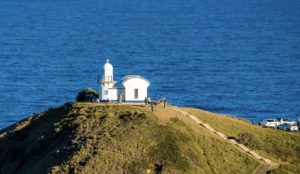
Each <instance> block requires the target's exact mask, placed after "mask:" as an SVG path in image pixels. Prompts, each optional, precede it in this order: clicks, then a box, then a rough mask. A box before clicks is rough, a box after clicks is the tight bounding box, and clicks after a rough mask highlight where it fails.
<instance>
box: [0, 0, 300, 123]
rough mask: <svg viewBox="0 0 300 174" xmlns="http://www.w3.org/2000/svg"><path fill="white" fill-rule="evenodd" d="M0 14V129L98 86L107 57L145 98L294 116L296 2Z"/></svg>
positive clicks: (1, 10)
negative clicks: (143, 82)
mask: <svg viewBox="0 0 300 174" xmlns="http://www.w3.org/2000/svg"><path fill="white" fill-rule="evenodd" d="M0 16H1V17H0V63H1V69H0V96H1V100H0V129H3V128H5V127H7V126H9V125H11V124H14V123H16V122H17V121H20V120H22V119H24V118H26V117H28V116H30V115H32V114H33V113H39V112H41V111H43V110H46V109H48V108H51V107H56V106H58V105H62V104H64V103H67V102H75V99H76V95H77V93H78V92H79V91H82V90H84V89H85V88H93V89H95V90H99V89H100V88H99V85H98V83H97V80H98V75H99V74H100V75H101V71H102V67H103V65H104V64H105V63H106V59H109V60H110V63H111V64H112V65H113V66H114V79H115V80H117V81H119V80H121V78H122V77H124V76H126V75H131V74H136V75H140V76H143V77H145V78H146V79H148V80H149V81H150V82H151V85H150V86H149V88H148V95H149V96H150V97H151V99H159V98H160V96H161V95H162V96H164V97H166V98H167V100H168V102H169V103H171V104H172V105H176V106H185V107H193V108H200V109H203V110H207V111H211V112H215V113H220V114H228V115H232V116H236V117H242V118H245V119H248V120H250V121H252V122H253V121H259V120H261V119H263V118H278V117H288V118H291V119H293V120H295V119H296V118H297V117H298V116H300V101H299V100H300V1H297V0H296V1H295V0H249V1H237V0H231V1H224V0H199V1H197V0H186V1H182V0H159V1H158V0H152V1H146V0H110V1H104V0H72V1H71V0H51V1H46V0H1V1H0Z"/></svg>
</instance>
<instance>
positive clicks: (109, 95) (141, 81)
mask: <svg viewBox="0 0 300 174" xmlns="http://www.w3.org/2000/svg"><path fill="white" fill-rule="evenodd" d="M98 83H99V85H100V91H101V92H100V94H99V95H101V96H99V98H100V101H101V102H116V101H118V96H119V95H120V94H123V95H122V96H124V100H125V102H144V100H145V98H147V97H148V87H149V85H150V82H149V81H148V80H147V79H145V78H144V77H141V76H139V75H128V76H125V77H123V78H122V79H121V80H120V83H121V84H122V87H116V83H117V81H114V68H113V66H112V65H111V64H110V63H109V60H108V59H107V60H106V63H105V64H104V66H103V68H102V78H101V81H100V79H99V78H98Z"/></svg>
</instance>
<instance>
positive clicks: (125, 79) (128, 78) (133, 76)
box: [120, 75, 150, 85]
mask: <svg viewBox="0 0 300 174" xmlns="http://www.w3.org/2000/svg"><path fill="white" fill-rule="evenodd" d="M133 78H140V79H142V80H145V81H146V82H148V83H149V85H150V82H149V80H147V79H145V78H144V77H141V76H139V75H128V76H125V77H123V78H122V79H121V80H120V83H122V84H124V83H125V82H126V81H128V80H130V79H133Z"/></svg>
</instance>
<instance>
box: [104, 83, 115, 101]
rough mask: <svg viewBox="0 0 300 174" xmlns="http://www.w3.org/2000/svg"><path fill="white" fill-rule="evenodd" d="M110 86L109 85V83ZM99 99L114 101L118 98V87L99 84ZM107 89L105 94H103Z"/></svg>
mask: <svg viewBox="0 0 300 174" xmlns="http://www.w3.org/2000/svg"><path fill="white" fill-rule="evenodd" d="M109 86H110V85H109ZM101 87H102V89H101V99H100V100H101V101H116V100H117V99H118V89H117V88H109V87H108V86H107V85H103V84H102V85H101ZM105 91H107V94H105Z"/></svg>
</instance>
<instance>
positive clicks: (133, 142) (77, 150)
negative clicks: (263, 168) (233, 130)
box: [0, 103, 260, 174]
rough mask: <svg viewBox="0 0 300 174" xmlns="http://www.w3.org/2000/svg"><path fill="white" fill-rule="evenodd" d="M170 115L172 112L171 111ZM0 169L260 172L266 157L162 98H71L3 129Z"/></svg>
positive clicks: (104, 171) (72, 171) (81, 171)
mask: <svg viewBox="0 0 300 174" xmlns="http://www.w3.org/2000/svg"><path fill="white" fill-rule="evenodd" d="M166 115H167V116H166ZM0 154H1V156H0V173H8V174H9V173H22V174H23V173H123V172H125V173H146V171H147V170H150V171H151V173H159V172H162V173H189V174H190V173H195V174H198V173H253V172H254V170H255V169H256V168H257V167H258V166H259V165H260V161H258V160H256V159H254V158H253V157H251V156H249V155H247V154H245V153H244V152H242V151H240V150H239V149H238V148H236V147H234V145H232V144H230V143H228V142H227V141H225V140H223V139H220V138H219V137H218V136H216V135H215V134H213V133H211V132H209V131H208V130H206V129H204V128H202V127H201V126H199V125H197V124H196V123H195V122H193V121H192V120H191V119H189V118H187V117H186V116H184V115H182V114H180V113H178V112H177V111H174V110H173V109H171V106H168V107H167V109H164V108H163V105H158V106H157V107H155V108H154V112H153V113H152V112H149V108H148V107H144V106H142V105H116V104H111V103H110V104H96V103H68V104H65V105H63V106H60V107H57V108H55V109H49V110H47V111H45V112H42V113H40V114H38V115H34V116H31V117H29V118H27V119H25V120H23V121H21V122H19V123H16V124H15V125H12V126H10V127H8V128H7V129H5V130H2V131H0Z"/></svg>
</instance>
